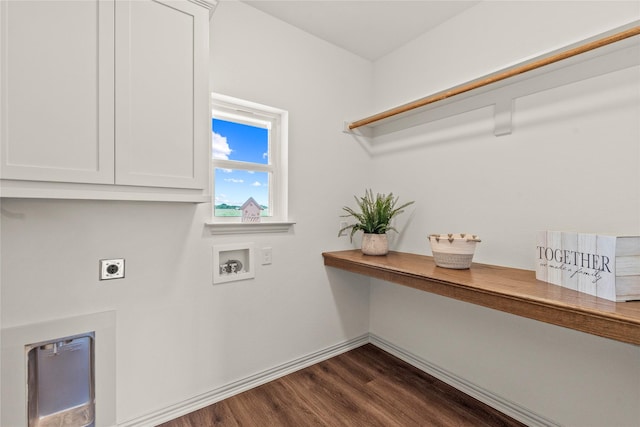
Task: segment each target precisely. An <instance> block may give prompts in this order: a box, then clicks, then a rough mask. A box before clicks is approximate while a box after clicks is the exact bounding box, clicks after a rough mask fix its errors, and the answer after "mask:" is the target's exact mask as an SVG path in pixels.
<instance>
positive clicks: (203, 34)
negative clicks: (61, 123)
mask: <svg viewBox="0 0 640 427" xmlns="http://www.w3.org/2000/svg"><path fill="white" fill-rule="evenodd" d="M208 18H209V16H208V11H207V10H206V9H204V8H202V7H200V6H198V5H196V4H194V3H189V2H186V1H164V0H163V1H151V0H149V1H127V2H116V83H117V84H116V147H117V149H116V183H117V184H128V185H143V186H162V187H178V188H203V187H204V186H205V185H206V181H207V178H208V165H209V163H208V161H206V162H194V159H195V158H196V157H198V156H197V154H198V153H208V152H209V151H210V150H208V149H207V146H208V141H209V134H210V133H211V125H210V124H209V117H210V115H209V108H208V105H209V104H208V102H209V90H208V74H207V70H208V58H209V56H208V55H209V52H208V44H207V41H208V39H209V35H208V22H209V19H208Z"/></svg>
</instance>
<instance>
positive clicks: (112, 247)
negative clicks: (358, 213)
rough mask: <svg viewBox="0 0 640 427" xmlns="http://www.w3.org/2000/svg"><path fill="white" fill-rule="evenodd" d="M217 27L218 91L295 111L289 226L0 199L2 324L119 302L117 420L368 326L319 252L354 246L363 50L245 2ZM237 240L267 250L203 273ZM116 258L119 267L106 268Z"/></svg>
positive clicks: (366, 66) (363, 294)
mask: <svg viewBox="0 0 640 427" xmlns="http://www.w3.org/2000/svg"><path fill="white" fill-rule="evenodd" d="M212 26H213V29H212V31H211V85H212V88H213V90H215V91H217V92H220V93H224V94H227V95H231V96H236V97H241V98H246V99H248V100H251V101H255V102H259V103H264V104H267V105H272V106H274V107H279V108H283V109H287V110H289V113H290V132H289V136H290V139H289V143H290V151H289V155H290V171H289V172H290V174H289V175H290V182H289V187H290V212H291V217H292V218H293V219H294V220H295V221H296V222H297V223H296V225H295V227H294V230H293V231H292V232H291V233H288V234H267V235H240V236H233V237H224V238H222V237H213V236H211V234H210V233H209V230H208V229H206V228H205V226H204V222H205V221H206V220H207V219H208V215H209V210H210V208H211V206H210V205H209V204H201V205H192V204H179V203H176V204H170V203H135V202H104V201H72V200H65V201H55V200H17V199H3V200H2V223H1V226H2V239H1V245H2V246H1V250H2V276H1V283H2V299H1V300H2V312H1V313H2V327H3V328H10V327H14V326H19V325H25V324H30V323H35V322H40V321H47V320H51V319H58V318H63V317H69V316H76V315H80V314H86V313H93V312H98V311H104V310H115V311H116V321H117V332H116V333H117V339H116V346H117V350H116V351H117V353H116V358H117V421H118V423H124V422H127V421H130V420H132V419H136V418H138V417H141V416H143V415H146V414H152V413H154V412H155V411H159V410H161V409H163V408H166V407H168V406H171V405H174V404H179V403H180V402H182V401H185V400H186V399H190V398H192V397H194V396H197V395H199V394H201V393H206V392H209V391H211V390H214V389H216V388H217V387H221V386H223V385H225V384H228V383H230V382H232V381H235V380H239V379H243V378H246V377H248V376H250V375H253V374H256V373H258V372H261V371H264V370H266V369H270V368H273V367H274V366H278V365H281V364H284V363H286V362H289V361H291V360H294V359H296V358H298V357H301V356H305V355H308V354H310V353H313V352H316V351H319V350H323V349H325V348H327V347H329V346H331V345H334V344H338V343H343V342H345V341H347V340H349V339H352V338H355V337H358V336H360V335H362V334H365V333H366V332H367V331H368V295H369V287H368V283H367V281H366V280H365V279H355V280H352V279H351V278H350V277H347V276H345V275H340V274H333V275H332V280H331V282H329V280H328V278H327V274H329V273H327V272H326V271H325V269H324V267H323V265H322V257H321V255H320V254H321V252H322V251H325V250H331V249H338V248H344V247H350V245H349V243H348V240H346V239H344V238H343V239H338V238H337V230H338V224H339V218H338V215H339V214H340V207H341V206H342V204H343V203H344V202H345V200H348V199H349V198H350V197H351V194H353V193H355V192H357V191H359V190H360V189H361V188H363V187H364V184H365V182H366V178H365V177H364V176H363V175H362V173H361V172H362V171H363V170H364V168H365V162H367V161H368V159H367V157H366V155H365V154H364V153H362V152H361V150H359V149H358V148H357V147H356V146H355V145H354V144H352V143H351V141H350V139H349V137H348V136H346V135H344V134H342V133H341V132H340V130H341V128H342V121H343V120H344V118H345V117H350V116H353V115H354V111H359V110H362V109H363V106H364V105H367V104H368V103H369V102H370V88H371V82H372V74H371V71H372V70H371V68H372V67H371V63H370V62H367V61H365V60H362V59H360V58H357V57H355V56H353V55H351V54H348V53H346V52H345V51H343V50H340V49H338V48H335V47H333V46H331V45H328V44H326V43H324V42H321V41H319V40H317V39H315V38H313V37H310V36H308V35H306V34H304V33H302V32H301V31H299V30H297V29H295V28H293V27H291V26H288V25H285V24H284V23H282V22H280V21H277V20H274V19H273V18H270V17H268V16H267V15H264V14H262V13H260V12H257V11H255V10H254V9H252V8H249V7H248V6H245V5H244V4H242V3H236V2H227V1H225V2H221V3H220V4H219V5H218V7H217V9H216V11H215V14H214V17H213V20H212ZM352 171H356V172H357V173H354V174H352ZM231 242H233V243H235V242H238V243H243V242H254V243H255V244H256V247H257V248H261V247H266V246H269V247H272V248H273V264H272V265H269V266H261V265H258V266H257V271H256V278H255V279H254V280H247V281H243V282H235V283H228V284H221V285H215V286H214V285H212V281H211V277H212V246H213V245H215V244H218V243H220V244H222V243H231ZM111 257H123V258H125V259H126V278H125V279H124V280H115V281H109V282H100V281H98V279H97V277H98V260H99V259H102V258H111ZM13 410H19V409H18V408H3V412H4V411H13Z"/></svg>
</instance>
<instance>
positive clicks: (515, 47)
mask: <svg viewBox="0 0 640 427" xmlns="http://www.w3.org/2000/svg"><path fill="white" fill-rule="evenodd" d="M638 18H640V4H639V3H637V2H608V1H606V2H605V1H603V2H519V1H514V2H493V1H485V2H482V3H480V4H478V5H477V6H475V7H473V8H472V9H470V10H468V11H467V12H465V13H463V14H462V15H460V16H457V17H455V18H453V19H451V20H449V21H447V22H446V23H444V24H442V25H441V26H439V27H438V28H436V29H434V30H433V31H431V32H429V33H427V34H425V35H424V36H422V37H421V38H419V39H417V40H414V41H413V42H411V43H409V44H408V45H406V46H404V47H402V48H401V49H399V50H397V51H395V52H393V53H391V54H390V55H388V56H386V57H384V58H382V59H380V60H379V61H377V62H376V63H375V83H374V87H375V88H376V90H375V96H376V99H375V104H376V105H377V106H378V107H379V108H389V107H392V106H395V105H397V104H399V103H402V102H406V101H410V100H412V99H417V98H419V97H421V96H425V95H428V94H430V93H433V92H436V91H438V90H441V89H445V88H447V87H450V86H453V85H456V84H459V83H462V82H464V81H467V80H471V79H473V78H477V77H479V76H481V75H483V74H486V73H489V72H491V71H495V70H497V69H500V68H503V67H506V66H508V65H512V64H514V63H517V62H519V61H520V60H522V59H525V58H528V57H531V56H536V55H539V54H542V53H544V52H546V51H550V50H554V49H557V48H559V47H561V46H563V45H567V44H571V43H574V42H576V41H579V40H580V39H583V38H586V37H589V36H593V35H596V34H598V33H600V32H604V31H606V30H609V29H612V28H614V27H617V26H620V25H623V24H625V23H628V22H631V21H633V20H635V19H638ZM639 76H640V71H639V69H638V67H635V68H632V69H627V70H623V71H620V72H616V73H613V74H610V75H606V76H602V77H598V78H595V79H591V80H588V81H584V82H580V83H575V84H572V85H568V86H564V87H561V88H558V89H554V90H550V91H546V92H543V93H538V94H535V95H531V96H527V97H524V98H519V99H516V101H515V110H514V122H513V133H512V134H511V135H507V136H500V137H495V136H494V135H493V132H492V130H493V120H492V114H493V113H492V111H491V110H490V109H488V108H487V109H481V110H478V111H474V112H470V113H465V114H461V115H458V116H454V117H451V118H448V119H444V120H440V121H437V122H434V123H431V124H429V125H426V126H425V129H426V130H427V132H426V133H425V134H424V135H423V136H422V138H423V144H421V145H418V146H414V147H412V148H407V149H404V150H399V151H397V152H393V151H391V152H390V153H386V154H381V155H378V156H375V157H374V158H373V159H372V166H371V167H372V172H373V175H372V185H373V186H374V188H380V189H381V191H382V190H384V191H393V192H394V193H395V194H397V195H399V196H400V197H401V199H402V200H415V201H416V205H415V209H414V211H413V213H412V215H408V216H407V218H405V219H404V221H405V222H408V224H407V226H406V229H405V232H404V233H403V235H402V236H401V238H400V239H398V240H397V247H396V249H399V250H403V251H407V252H417V253H423V254H427V255H429V254H430V250H429V248H428V244H427V241H426V236H427V235H428V234H430V233H446V232H472V233H477V234H479V235H480V236H481V238H482V239H483V242H482V243H481V244H480V245H479V246H478V249H477V252H476V258H475V261H478V262H485V263H490V264H498V265H506V266H512V267H517V268H525V269H529V270H533V268H534V264H533V262H534V255H533V248H534V247H535V233H536V231H538V230H545V229H557V230H576V231H583V232H589V231H591V232H593V231H596V232H612V233H624V234H635V235H638V234H640V147H639V144H638V141H640V127H639V126H638V117H640V93H639V91H638V85H639V83H640V82H639ZM372 286H373V288H372V294H371V312H370V313H371V314H370V316H371V320H370V327H371V332H373V333H374V334H377V335H379V336H381V337H383V338H385V339H386V340H388V341H391V342H393V343H394V344H396V345H398V346H400V347H402V348H404V349H406V350H408V351H410V352H413V353H414V354H415V355H417V356H419V357H421V358H423V359H425V360H427V361H429V362H431V363H434V364H436V365H438V366H440V367H442V368H444V369H446V370H448V371H451V372H452V373H454V374H455V375H459V376H460V377H462V378H464V379H466V380H468V381H470V382H472V383H474V384H476V385H478V386H479V387H481V388H484V389H486V390H489V391H490V392H492V393H495V394H497V395H499V396H502V397H504V398H507V399H509V400H511V401H513V402H515V403H517V404H519V405H521V406H523V407H525V408H527V409H529V410H531V411H533V412H535V413H538V414H540V415H542V416H544V417H547V418H548V419H551V420H553V421H555V422H558V423H560V424H563V425H572V426H605V425H606V426H614V425H615V426H632V425H638V424H640V409H639V407H638V402H640V347H638V346H631V345H627V344H622V343H619V342H615V341H611V340H608V339H603V338H597V337H594V336H590V335H587V334H583V333H580V332H575V331H571V330H567V329H563V328H560V327H556V326H551V325H546V324H543V323H540V322H536V321H531V320H527V319H522V318H518V317H517V316H512V315H507V314H504V313H500V312H496V311H493V310H489V309H485V308H480V307H474V306H471V305H469V304H466V303H462V302H457V301H452V300H448V299H446V298H442V297H439V296H435V295H430V294H426V293H421V292H417V291H415V290H412V289H408V288H403V287H400V286H397V285H393V284H389V283H386V282H381V281H373V284H372ZM399 313H402V315H398V314H399Z"/></svg>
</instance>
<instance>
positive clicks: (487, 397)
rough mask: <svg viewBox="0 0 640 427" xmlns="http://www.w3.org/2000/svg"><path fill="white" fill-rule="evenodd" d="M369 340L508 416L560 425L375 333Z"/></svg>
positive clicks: (535, 426)
mask: <svg viewBox="0 0 640 427" xmlns="http://www.w3.org/2000/svg"><path fill="white" fill-rule="evenodd" d="M369 342H370V343H371V344H373V345H375V346H376V347H378V348H380V349H382V350H384V351H386V352H387V353H389V354H392V355H394V356H396V357H397V358H398V359H401V360H404V361H405V362H407V363H408V364H410V365H412V366H415V367H416V368H418V369H420V370H421V371H424V372H426V373H427V374H429V375H431V376H433V377H435V378H437V379H439V380H441V381H443V382H445V383H447V384H449V385H450V386H452V387H454V388H456V389H457V390H460V391H461V392H463V393H465V394H467V395H469V396H471V397H474V398H476V399H478V400H479V401H481V402H482V403H485V404H487V405H489V406H491V407H492V408H494V409H497V410H498V411H500V412H502V413H503V414H505V415H508V416H510V417H511V418H514V419H516V420H518V421H520V422H522V423H524V424H526V425H527V426H529V427H559V426H560V425H559V424H557V423H555V422H553V421H551V420H550V419H548V418H545V417H543V416H541V415H538V414H536V413H534V412H531V411H530V410H528V409H527V408H525V407H523V406H520V405H518V404H517V403H515V402H512V401H510V400H508V399H505V398H503V397H501V396H498V395H497V394H494V393H493V392H491V391H489V390H487V389H485V388H482V387H480V386H478V385H476V384H473V383H471V382H469V381H467V380H465V379H464V378H462V377H459V376H457V375H456V374H454V373H453V372H449V371H447V370H446V369H443V368H441V367H439V366H437V365H434V364H433V363H431V362H429V361H427V360H425V359H423V358H421V357H419V356H416V355H415V354H413V353H411V352H409V351H407V350H404V349H403V348H401V347H398V346H397V345H395V344H393V343H391V342H389V341H387V340H385V339H383V338H381V337H379V336H377V335H375V334H372V333H370V334H369Z"/></svg>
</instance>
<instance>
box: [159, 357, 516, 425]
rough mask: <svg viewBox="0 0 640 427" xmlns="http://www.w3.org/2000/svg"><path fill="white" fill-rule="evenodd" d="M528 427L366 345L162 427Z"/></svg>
mask: <svg viewBox="0 0 640 427" xmlns="http://www.w3.org/2000/svg"><path fill="white" fill-rule="evenodd" d="M212 426H221V427H227V426H234V427H235V426H238V427H245V426H292V427H302V426H367V427H368V426H384V427H391V426H398V427H399V426H402V427H405V426H443V427H446V426H474V427H475V426H523V424H521V423H519V422H518V421H515V420H514V419H512V418H510V417H508V416H506V415H504V414H502V413H500V412H498V411H496V410H495V409H493V408H491V407H489V406H487V405H485V404H483V403H481V402H479V401H478V400H476V399H474V398H472V397H470V396H467V395H465V394H464V393H461V392H459V391H458V390H456V389H454V388H453V387H451V386H449V385H447V384H445V383H443V382H442V381H439V380H437V379H436V378H434V377H432V376H430V375H428V374H426V373H424V372H422V371H420V370H419V369H417V368H414V367H413V366H411V365H409V364H407V363H405V362H403V361H401V360H400V359H398V358H396V357H394V356H392V355H390V354H388V353H386V352H385V351H383V350H380V349H379V348H377V347H375V346H373V345H371V344H367V345H365V346H363V347H359V348H357V349H355V350H351V351H349V352H347V353H344V354H341V355H339V356H336V357H334V358H331V359H329V360H326V361H323V362H320V363H318V364H315V365H313V366H310V367H308V368H305V369H302V370H300V371H297V372H294V373H292V374H289V375H287V376H285V377H282V378H279V379H277V380H274V381H271V382H269V383H267V384H264V385H262V386H259V387H256V388H254V389H251V390H248V391H246V392H244V393H241V394H238V395H236V396H233V397H231V398H229V399H226V400H223V401H221V402H218V403H215V404H213V405H211V406H208V407H206V408H203V409H200V410H198V411H195V412H192V413H190V414H187V415H185V416H183V417H181V418H178V419H175V420H173V421H170V422H168V423H164V424H162V425H161V427H212Z"/></svg>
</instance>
